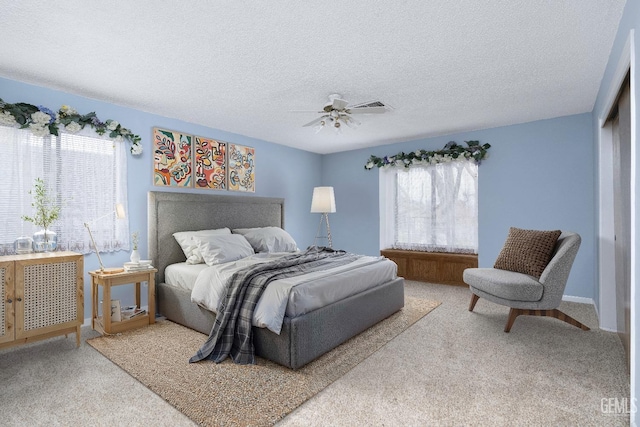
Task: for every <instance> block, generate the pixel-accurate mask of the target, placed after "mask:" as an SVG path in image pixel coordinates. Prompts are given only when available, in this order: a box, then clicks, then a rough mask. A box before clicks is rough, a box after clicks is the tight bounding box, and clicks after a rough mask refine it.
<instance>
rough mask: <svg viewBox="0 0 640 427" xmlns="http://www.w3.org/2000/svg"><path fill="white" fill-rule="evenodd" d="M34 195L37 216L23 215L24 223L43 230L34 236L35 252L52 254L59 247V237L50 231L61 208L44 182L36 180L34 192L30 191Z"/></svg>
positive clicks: (32, 204)
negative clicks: (26, 222) (50, 194)
mask: <svg viewBox="0 0 640 427" xmlns="http://www.w3.org/2000/svg"><path fill="white" fill-rule="evenodd" d="M29 194H32V195H33V199H34V200H33V203H31V206H32V207H33V208H34V209H35V211H36V212H35V215H33V216H28V215H22V220H23V221H28V222H31V223H33V224H35V225H37V226H39V227H42V230H40V231H37V232H35V233H34V235H33V250H34V251H36V252H51V251H55V250H56V248H57V247H58V236H57V234H56V233H55V232H53V231H51V230H49V227H50V226H51V224H53V222H54V221H56V220H57V219H58V217H59V216H60V206H58V205H56V204H55V201H54V200H53V199H52V198H51V197H49V194H48V192H47V187H46V186H45V184H44V181H43V180H42V179H40V178H36V183H35V185H34V188H33V190H31V191H29Z"/></svg>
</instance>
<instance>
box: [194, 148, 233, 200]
mask: <svg viewBox="0 0 640 427" xmlns="http://www.w3.org/2000/svg"><path fill="white" fill-rule="evenodd" d="M194 140H195V147H194V165H193V166H194V170H195V186H196V188H208V189H213V190H225V189H226V188H227V174H226V163H225V159H226V154H227V143H226V142H222V141H217V140H215V139H209V138H203V137H200V136H196V137H194Z"/></svg>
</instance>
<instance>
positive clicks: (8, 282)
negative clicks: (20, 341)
mask: <svg viewBox="0 0 640 427" xmlns="http://www.w3.org/2000/svg"><path fill="white" fill-rule="evenodd" d="M13 278H14V271H13V262H12V261H8V262H0V295H2V304H0V343H4V342H9V341H13V340H14V338H15V329H14V324H15V320H14V318H15V310H14V307H15V295H14V282H13Z"/></svg>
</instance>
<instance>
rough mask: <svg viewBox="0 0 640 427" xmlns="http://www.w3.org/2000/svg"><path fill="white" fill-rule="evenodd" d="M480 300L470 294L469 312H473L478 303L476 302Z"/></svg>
mask: <svg viewBox="0 0 640 427" xmlns="http://www.w3.org/2000/svg"><path fill="white" fill-rule="evenodd" d="M479 299H480V297H479V296H478V295H476V294H473V293H472V294H471V302H470V303H469V311H473V309H474V307H475V306H476V303H477V302H478V300H479Z"/></svg>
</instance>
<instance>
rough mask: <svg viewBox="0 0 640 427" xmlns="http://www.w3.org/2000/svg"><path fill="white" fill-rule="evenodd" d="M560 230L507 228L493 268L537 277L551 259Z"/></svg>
mask: <svg viewBox="0 0 640 427" xmlns="http://www.w3.org/2000/svg"><path fill="white" fill-rule="evenodd" d="M560 234H562V232H561V231H560V230H553V231H539V230H522V229H520V228H515V227H511V228H509V235H508V236H507V241H506V242H505V243H504V246H503V247H502V250H501V251H500V254H499V255H498V259H496V262H495V264H494V265H493V268H499V269H501V270H509V271H515V272H517V273H524V274H528V275H530V276H533V277H535V278H536V279H539V278H540V276H541V275H542V272H543V271H544V269H545V268H546V267H547V264H549V261H551V256H552V255H553V250H554V249H555V246H556V242H557V241H558V237H560Z"/></svg>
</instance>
